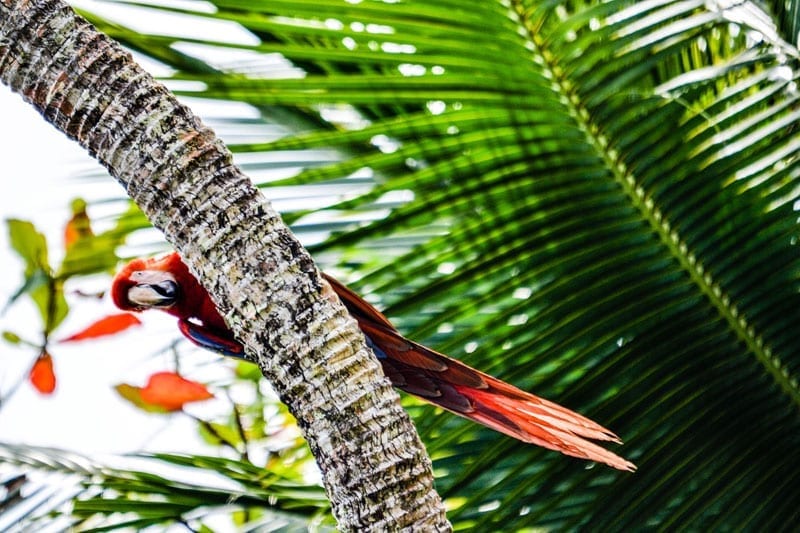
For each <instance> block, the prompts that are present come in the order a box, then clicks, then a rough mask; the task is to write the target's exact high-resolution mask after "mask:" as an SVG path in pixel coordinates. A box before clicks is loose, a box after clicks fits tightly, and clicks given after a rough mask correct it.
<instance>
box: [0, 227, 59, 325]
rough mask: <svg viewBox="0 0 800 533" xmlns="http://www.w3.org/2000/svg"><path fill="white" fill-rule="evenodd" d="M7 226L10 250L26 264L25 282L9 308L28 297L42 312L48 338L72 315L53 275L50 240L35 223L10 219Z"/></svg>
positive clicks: (9, 303) (40, 312)
mask: <svg viewBox="0 0 800 533" xmlns="http://www.w3.org/2000/svg"><path fill="white" fill-rule="evenodd" d="M6 224H7V225H8V235H9V241H10V242H11V247H12V248H13V249H14V250H15V251H16V252H17V254H18V255H19V256H20V257H21V258H22V260H23V261H24V262H25V281H24V282H23V284H22V287H20V288H19V290H18V291H17V292H16V293H15V294H14V295H13V296H12V297H11V299H10V300H9V302H8V304H7V305H11V304H12V303H14V301H15V300H16V299H17V298H19V297H20V296H22V295H23V294H27V295H29V296H30V297H31V299H32V300H33V302H34V303H35V304H36V307H37V309H38V310H39V315H40V316H41V318H42V323H43V324H44V335H45V336H47V335H49V334H50V333H51V332H52V331H53V330H54V329H55V328H57V327H58V325H59V324H60V323H61V322H62V321H63V320H64V318H65V317H66V316H67V313H68V312H69V306H68V305H67V301H66V299H65V298H64V286H63V280H61V279H58V278H56V277H55V276H54V275H53V272H52V269H51V268H50V263H49V262H48V260H47V240H46V239H45V237H44V235H43V234H42V233H40V232H39V231H37V230H36V228H35V227H34V225H33V224H31V223H30V222H27V221H24V220H17V219H9V220H7V221H6Z"/></svg>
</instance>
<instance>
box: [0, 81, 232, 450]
mask: <svg viewBox="0 0 800 533" xmlns="http://www.w3.org/2000/svg"><path fill="white" fill-rule="evenodd" d="M0 116H2V117H3V120H2V124H3V127H0V146H2V147H3V154H2V157H3V168H4V170H5V172H6V175H5V176H4V177H3V181H4V183H5V186H4V187H3V194H2V195H0V215H2V217H0V218H2V227H0V264H2V276H0V307H2V306H5V303H6V302H7V301H8V299H9V297H10V296H11V295H12V294H14V292H15V291H16V290H17V289H18V288H19V287H20V285H21V284H22V282H23V278H22V276H23V270H22V269H23V267H22V263H21V262H20V261H19V260H18V259H17V257H16V255H14V253H13V251H12V250H11V249H10V247H9V244H8V232H7V228H6V224H5V220H6V219H7V218H9V217H18V218H22V219H25V220H30V221H32V222H34V224H35V225H36V226H37V227H38V228H39V229H40V230H41V231H43V232H45V234H46V235H47V237H48V242H49V245H50V250H51V262H55V261H57V260H58V259H59V255H60V246H61V231H62V228H63V224H64V222H65V221H66V220H67V218H68V216H69V209H68V206H69V201H70V200H71V199H72V198H74V197H76V196H82V197H85V198H87V199H92V198H95V199H97V198H108V197H122V196H123V194H124V192H123V190H122V188H121V187H120V186H119V185H118V184H117V183H116V182H115V181H114V180H113V179H112V178H110V177H108V178H107V179H105V180H98V181H91V182H85V181H83V180H79V179H77V178H76V176H77V175H79V174H83V175H85V174H86V173H87V171H89V172H92V171H94V172H98V171H102V168H101V167H100V166H99V164H98V163H97V162H96V161H94V160H93V159H92V158H90V157H89V156H88V154H87V153H86V152H84V151H83V149H82V148H80V147H79V146H78V145H77V144H76V143H74V142H72V141H70V140H68V139H67V138H66V137H64V136H63V135H62V134H61V133H59V132H57V131H56V130H55V129H54V128H53V127H52V126H50V125H49V124H47V123H46V122H45V121H44V120H43V119H42V118H41V117H40V116H39V115H38V113H37V112H36V111H35V110H34V109H33V108H32V107H31V106H29V105H28V104H26V103H24V102H23V101H22V99H21V98H20V97H19V96H18V95H16V94H13V93H12V92H11V91H10V90H9V89H8V88H7V87H5V86H2V85H0ZM93 214H94V213H93V212H92V211H91V210H90V215H93ZM108 281H109V278H108V277H105V276H101V277H97V278H95V279H87V280H84V281H81V282H80V283H78V284H77V285H75V284H73V285H71V286H68V291H69V290H70V289H75V288H77V287H80V288H82V289H84V290H87V291H92V290H104V289H105V288H106V287H107V284H108ZM69 301H70V303H74V302H77V304H78V306H77V312H75V313H74V316H73V315H71V316H70V317H68V318H67V320H66V321H65V322H64V323H63V324H62V325H61V326H60V327H59V329H58V330H57V331H56V334H55V337H56V338H60V337H65V336H67V335H69V334H71V333H73V332H75V331H78V330H80V329H82V328H83V327H84V326H85V325H87V324H89V323H90V322H91V321H93V320H95V319H97V318H100V317H102V316H104V315H105V314H108V313H111V312H114V307H113V305H112V304H111V303H110V301H108V300H107V299H106V300H103V301H102V302H96V301H93V300H86V299H80V298H76V297H74V296H72V297H70V299H69ZM142 318H143V319H144V321H145V326H144V327H140V328H135V329H133V330H131V331H130V332H127V333H124V334H121V335H118V336H115V337H113V338H110V339H108V340H98V341H92V342H87V343H77V344H73V345H66V344H64V345H59V344H55V345H53V347H52V355H53V358H54V362H55V367H56V374H57V379H58V385H57V389H56V392H55V393H54V394H53V395H52V396H49V397H45V396H41V395H39V394H38V393H37V392H36V391H34V390H33V389H32V388H31V387H30V386H29V385H28V384H27V382H26V383H24V384H23V385H22V386H21V387H20V388H19V389H18V390H17V391H16V393H14V394H13V396H12V397H11V398H10V399H8V401H6V402H4V403H3V404H2V405H1V406H0V442H19V443H27V444H37V445H46V446H55V447H61V448H68V449H73V450H76V451H80V452H83V453H87V452H89V453H94V452H121V451H131V450H136V449H140V448H142V447H147V448H149V449H155V448H161V449H162V450H167V449H170V450H177V449H180V448H181V447H182V446H183V445H184V443H183V442H182V441H183V440H184V439H189V440H194V435H195V434H196V432H195V430H194V429H193V428H194V423H193V422H191V421H190V420H189V419H188V417H185V416H169V415H162V416H153V415H146V414H143V413H140V412H139V411H137V410H136V409H135V408H133V407H132V406H130V405H129V404H127V403H126V402H124V401H123V400H121V399H119V398H118V396H117V394H116V392H115V391H114V390H113V388H112V387H113V385H114V384H116V383H120V382H128V383H131V384H137V385H142V384H144V381H145V380H146V378H147V376H148V375H149V374H150V373H151V372H153V371H156V370H164V369H171V368H172V367H171V356H169V355H155V354H157V352H159V351H160V350H161V349H163V348H164V347H165V346H167V345H169V343H170V342H171V340H172V339H174V338H175V337H176V335H175V331H176V330H175V329H174V328H175V326H174V321H173V320H171V319H170V318H169V317H167V316H165V315H164V316H162V315H160V314H155V315H153V316H147V315H144V316H143V317H142ZM39 327H40V324H39V318H38V314H37V313H36V312H35V310H34V308H33V306H32V305H31V304H30V302H29V300H28V299H27V298H24V297H23V298H20V299H19V300H18V301H17V303H15V304H14V305H13V306H12V307H10V308H9V309H7V310H6V311H5V312H4V313H3V314H2V316H0V330H12V331H14V332H16V333H18V334H20V335H21V336H23V337H25V338H28V339H30V340H38V339H39V336H40V334H39V330H38V328H39ZM35 356H36V353H35V351H34V350H33V348H24V347H16V346H11V345H9V344H7V343H5V342H3V341H0V396H3V397H4V396H5V395H6V394H7V392H8V391H9V389H10V388H11V387H12V385H13V384H14V383H16V382H17V381H18V380H19V379H20V377H21V376H25V375H26V374H27V371H28V368H29V367H30V365H31V363H32V361H33V359H34V358H35ZM200 358H202V360H203V362H204V363H208V362H210V361H214V360H213V359H205V358H204V357H203V356H202V355H201V356H200ZM194 372H195V374H194V375H193V376H191V375H190V377H198V378H202V377H204V376H205V377H208V376H209V375H217V376H219V374H220V372H219V368H218V365H216V364H211V365H207V364H206V365H205V366H204V367H203V368H200V369H198V370H195V371H194ZM214 407H215V406H214V405H213V402H212V405H211V406H208V408H210V410H211V411H215V408H214ZM216 408H217V409H224V405H223V404H222V402H218V405H216ZM204 412H207V411H204ZM167 428H168V431H164V430H165V429H167ZM187 444H191V443H187Z"/></svg>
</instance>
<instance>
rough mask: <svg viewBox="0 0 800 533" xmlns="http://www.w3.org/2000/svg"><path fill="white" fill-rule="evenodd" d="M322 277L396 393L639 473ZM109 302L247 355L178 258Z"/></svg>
mask: <svg viewBox="0 0 800 533" xmlns="http://www.w3.org/2000/svg"><path fill="white" fill-rule="evenodd" d="M323 277H324V279H325V280H326V281H327V282H328V283H329V284H330V285H331V287H332V288H333V290H334V291H335V292H336V294H337V295H338V296H339V298H340V299H341V301H342V303H344V305H345V307H347V309H348V310H349V311H350V314H351V315H352V316H353V317H354V318H355V319H356V321H357V322H358V325H359V327H360V328H361V330H362V331H363V332H364V334H365V336H366V339H367V344H368V345H369V347H370V348H371V349H372V350H373V352H374V353H375V355H376V356H377V357H378V359H379V360H380V362H381V364H382V366H383V370H384V373H385V374H386V376H387V377H388V378H389V380H390V381H391V382H392V384H393V385H394V386H395V387H397V388H399V389H401V390H403V391H405V392H408V393H409V394H413V395H414V396H417V397H419V398H421V399H423V400H425V401H427V402H430V403H432V404H434V405H438V406H439V407H442V408H444V409H447V410H448V411H451V412H453V413H455V414H457V415H461V416H463V417H466V418H469V419H470V420H473V421H475V422H478V423H479V424H483V425H485V426H488V427H490V428H492V429H494V430H496V431H500V432H502V433H505V434H506V435H509V436H512V437H515V438H517V439H519V440H521V441H524V442H529V443H533V444H537V445H539V446H543V447H545V448H549V449H551V450H556V451H559V452H561V453H564V454H566V455H571V456H574V457H580V458H582V459H588V460H591V461H599V462H602V463H605V464H607V465H609V466H612V467H614V468H618V469H620V470H629V471H633V470H635V468H636V467H635V466H634V465H633V463H630V462H628V461H626V460H625V459H623V458H621V457H619V456H617V455H615V454H613V453H611V452H610V451H608V450H606V449H604V448H601V447H600V446H598V445H597V444H595V443H593V442H590V441H589V440H586V439H594V440H600V441H612V442H616V443H621V441H620V440H619V438H618V437H617V436H616V435H614V433H612V432H611V431H609V430H607V429H605V428H604V427H602V426H600V425H599V424H597V423H596V422H593V421H591V420H589V419H588V418H585V417H583V416H581V415H579V414H577V413H575V412H573V411H570V410H569V409H566V408H565V407H561V406H560V405H557V404H555V403H553V402H550V401H548V400H545V399H543V398H539V397H537V396H534V395H533V394H529V393H527V392H524V391H522V390H520V389H518V388H516V387H514V386H513V385H509V384H508V383H504V382H502V381H500V380H498V379H495V378H493V377H491V376H489V375H487V374H484V373H483V372H480V371H478V370H475V369H473V368H470V367H469V366H467V365H465V364H464V363H461V362H460V361H457V360H455V359H452V358H449V357H447V356H445V355H442V354H440V353H438V352H435V351H433V350H431V349H429V348H426V347H425V346H422V345H420V344H417V343H416V342H413V341H410V340H408V339H406V338H404V337H403V336H402V335H401V334H400V333H399V332H398V331H397V330H396V329H395V328H394V326H393V325H392V324H391V322H389V320H388V319H387V318H386V317H385V316H383V314H381V312H380V311H378V310H377V309H375V308H374V307H373V306H372V305H370V304H369V303H367V302H365V301H364V300H363V299H362V298H361V297H359V296H358V295H357V294H355V293H354V292H353V291H351V290H350V289H348V288H347V287H345V286H344V285H342V284H341V283H340V282H338V281H336V280H335V279H333V278H332V277H330V276H328V275H326V274H323ZM111 294H112V298H113V300H114V303H115V304H116V305H117V306H118V307H119V308H121V309H123V310H130V311H144V310H146V309H161V310H162V311H165V312H167V313H169V314H171V315H173V316H176V317H178V319H179V320H178V327H179V328H180V331H181V332H182V333H183V334H184V335H185V336H186V337H187V338H188V339H189V340H190V341H192V342H194V343H195V344H197V345H199V346H201V347H203V348H206V349H209V350H213V351H215V352H218V353H221V354H223V355H228V356H233V357H240V358H241V357H243V355H244V348H243V346H242V345H241V344H240V343H239V342H237V341H236V339H235V338H234V336H233V333H232V332H231V331H230V329H228V326H227V325H226V324H225V321H224V320H223V318H222V316H221V315H220V314H219V312H218V311H217V308H216V307H215V306H214V304H213V302H212V301H211V298H210V297H209V295H208V293H207V292H206V290H205V289H204V288H203V287H202V286H201V285H200V283H199V282H198V281H197V279H196V278H195V277H194V276H193V275H192V274H191V273H190V272H189V269H188V268H187V267H186V265H185V264H184V263H183V261H182V260H181V258H180V257H179V256H178V254H177V253H172V254H169V255H166V256H163V257H160V258H152V259H135V260H133V261H131V262H130V263H129V264H127V265H126V266H125V267H124V268H122V269H121V270H120V271H119V273H117V275H116V276H115V278H114V281H113V283H112V287H111Z"/></svg>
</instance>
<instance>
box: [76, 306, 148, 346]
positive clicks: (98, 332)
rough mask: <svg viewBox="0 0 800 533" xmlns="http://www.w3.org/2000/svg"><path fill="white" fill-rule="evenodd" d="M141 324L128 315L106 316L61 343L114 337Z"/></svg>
mask: <svg viewBox="0 0 800 533" xmlns="http://www.w3.org/2000/svg"><path fill="white" fill-rule="evenodd" d="M141 323H142V322H141V321H140V320H139V319H138V318H136V316H134V315H132V314H130V313H119V314H116V315H108V316H106V317H103V318H101V319H100V320H98V321H96V322H94V323H92V324H90V325H89V326H88V327H86V328H85V329H83V330H81V331H79V332H78V333H75V334H73V335H70V336H69V337H67V338H65V339H61V342H73V341H82V340H86V339H94V338H96V337H102V336H104V335H114V334H115V333H119V332H120V331H123V330H126V329H128V328H129V327H132V326H138V325H139V324H141Z"/></svg>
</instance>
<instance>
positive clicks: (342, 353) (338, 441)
mask: <svg viewBox="0 0 800 533" xmlns="http://www.w3.org/2000/svg"><path fill="white" fill-rule="evenodd" d="M0 79H2V81H3V82H4V83H5V84H7V85H8V86H9V87H11V89H12V90H14V91H16V92H19V93H20V94H22V96H23V98H24V99H25V100H27V101H28V102H29V103H31V104H32V105H33V106H34V107H36V108H37V109H38V110H39V111H40V112H41V113H42V115H43V116H44V117H45V119H46V120H48V121H49V122H51V123H52V124H53V125H54V126H55V127H56V128H58V129H59V130H61V131H62V132H64V133H65V134H66V135H68V136H69V137H71V138H73V139H75V140H77V141H78V142H79V143H80V144H81V145H82V146H84V147H85V148H86V149H87V150H88V151H89V152H90V153H91V154H92V155H93V156H94V157H96V158H97V159H98V160H99V161H100V162H101V163H102V164H103V165H104V166H106V167H107V168H108V170H109V171H110V173H111V174H112V175H113V176H114V177H116V178H117V179H118V180H119V181H120V183H121V184H122V185H123V186H124V187H125V189H126V190H127V192H128V194H129V195H130V196H131V198H133V200H134V201H136V203H137V204H138V205H139V207H140V208H141V209H142V211H144V213H145V214H146V215H147V217H148V218H149V219H150V221H151V222H152V223H153V225H154V226H156V227H157V228H159V229H160V230H162V231H163V232H164V235H165V236H166V238H167V240H168V241H169V242H170V243H171V244H172V245H173V246H174V247H175V249H176V250H177V251H178V252H179V253H180V254H181V256H182V257H183V258H184V260H185V261H186V263H187V264H188V265H189V267H190V268H191V270H192V271H193V272H194V273H195V274H196V275H197V277H198V278H199V279H200V280H201V282H202V284H203V285H204V286H205V287H206V288H207V289H208V290H209V292H210V293H211V295H212V298H213V299H214V301H215V302H216V304H217V306H218V307H219V309H220V310H221V311H222V313H223V315H224V316H225V318H226V321H227V322H228V324H229V325H230V326H231V328H232V329H233V330H234V332H235V333H236V336H237V337H238V338H239V339H240V340H241V341H242V342H243V343H244V344H245V345H246V347H247V351H248V353H249V354H250V356H251V357H252V358H253V360H254V361H255V362H257V363H258V365H259V366H260V367H261V370H262V372H263V373H264V376H266V377H267V379H269V380H270V382H271V383H272V384H273V386H274V387H275V390H276V391H277V392H278V393H279V395H280V396H281V398H282V399H283V400H284V401H285V402H286V403H287V404H288V406H289V408H290V410H291V412H292V413H293V414H294V416H295V417H296V418H297V420H298V424H299V425H300V428H301V429H302V431H303V433H304V435H305V437H306V438H307V439H308V442H309V444H310V446H311V449H312V451H313V453H314V456H315V457H316V459H317V462H318V464H319V466H320V469H321V470H322V474H323V480H324V483H325V487H326V489H327V492H328V495H329V497H330V499H331V504H332V508H333V512H334V515H335V516H336V518H337V520H338V522H339V527H340V528H341V529H343V530H365V529H380V530H385V529H390V530H396V529H404V528H408V529H415V530H447V529H449V528H450V526H449V523H448V522H447V520H446V518H445V515H444V509H443V506H442V503H441V500H440V498H439V496H438V494H437V493H436V492H435V490H434V487H433V476H432V472H431V463H430V460H429V459H428V457H427V455H426V453H425V451H424V448H423V446H422V444H421V442H420V440H419V437H418V436H417V434H416V432H415V431H414V428H413V426H412V425H411V422H410V420H409V418H408V416H407V414H406V413H405V412H404V411H403V410H402V408H401V407H400V405H399V402H398V397H397V394H396V393H395V392H394V390H393V389H392V388H391V386H390V385H389V382H388V381H387V380H386V379H385V378H383V376H382V373H381V370H380V365H379V363H378V362H377V360H376V359H375V358H374V357H373V356H372V354H371V352H370V351H369V349H368V348H367V347H366V345H365V343H364V337H363V335H362V334H361V332H360V330H359V329H358V328H357V326H356V324H355V322H354V321H353V320H352V319H351V318H350V317H349V315H348V313H347V312H346V311H345V309H344V307H343V306H342V305H341V304H340V303H339V302H338V299H336V298H333V297H332V294H333V293H332V291H331V290H330V288H329V287H328V286H327V285H323V283H322V281H321V279H320V276H319V273H318V271H317V269H316V267H315V266H314V263H313V262H312V260H311V258H310V257H309V255H308V253H307V252H306V251H305V250H304V249H303V248H302V246H301V245H300V243H299V242H298V241H297V240H296V239H295V238H294V236H293V235H292V234H291V232H290V231H289V229H288V228H287V227H286V226H285V225H284V224H283V222H282V221H281V219H280V217H279V215H278V214H277V213H276V212H275V211H274V210H273V209H272V208H271V206H270V205H269V203H268V202H267V201H266V200H265V199H264V198H263V196H262V195H261V193H260V192H259V191H258V190H257V189H256V188H255V187H254V186H253V185H252V183H251V182H250V180H249V179H248V178H247V177H246V176H244V175H243V174H242V173H241V171H240V170H239V169H238V168H237V167H236V166H235V165H234V164H233V163H232V160H231V154H230V153H229V152H228V150H227V149H226V148H225V146H224V145H223V144H222V142H221V141H219V140H218V139H216V137H215V136H214V133H213V132H212V131H211V130H209V129H208V128H207V127H205V126H203V125H202V124H201V122H200V120H199V119H198V118H197V117H195V116H194V115H193V114H192V113H191V111H190V110H189V109H188V108H186V107H185V106H183V105H181V104H179V103H178V102H177V101H176V100H175V98H174V97H173V96H172V95H171V94H170V93H169V92H168V91H167V90H166V88H164V87H163V86H162V85H161V84H159V83H157V82H155V81H154V80H153V79H152V77H151V76H150V75H148V74H147V73H146V72H144V71H143V70H142V69H141V68H140V67H139V66H138V65H136V64H135V63H134V62H133V60H132V58H131V57H130V55H129V54H128V53H127V52H125V51H124V50H122V48H121V47H120V46H119V45H118V44H117V43H115V42H113V41H112V40H111V39H109V38H108V37H106V36H104V35H102V34H100V33H98V32H97V31H96V30H95V29H94V28H93V27H92V26H91V25H90V24H88V23H87V22H86V21H85V20H83V19H82V18H80V17H78V16H77V15H75V13H74V12H73V11H72V10H71V9H70V8H69V7H68V6H66V5H65V4H64V3H62V2H61V1H60V0H32V1H24V0H0ZM6 127H10V126H9V125H6Z"/></svg>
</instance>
